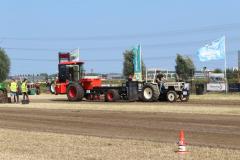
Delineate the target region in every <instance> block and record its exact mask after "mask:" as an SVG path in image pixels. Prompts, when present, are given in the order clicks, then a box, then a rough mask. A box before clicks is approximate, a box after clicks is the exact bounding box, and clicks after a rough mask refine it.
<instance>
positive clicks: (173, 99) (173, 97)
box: [167, 91, 177, 102]
mask: <svg viewBox="0 0 240 160" xmlns="http://www.w3.org/2000/svg"><path fill="white" fill-rule="evenodd" d="M167 100H168V101H169V102H176V101H177V93H176V92H175V91H168V93H167Z"/></svg>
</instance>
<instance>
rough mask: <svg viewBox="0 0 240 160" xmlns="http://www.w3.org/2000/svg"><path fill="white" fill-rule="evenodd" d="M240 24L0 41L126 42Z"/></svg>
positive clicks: (239, 25) (209, 30)
mask: <svg viewBox="0 0 240 160" xmlns="http://www.w3.org/2000/svg"><path fill="white" fill-rule="evenodd" d="M239 29H240V23H232V24H222V25H212V26H203V27H200V28H195V29H179V30H170V31H164V32H155V33H145V34H142V33H139V34H131V35H107V36H106V35H105V36H104V35H102V36H86V37H0V39H2V40H14V41H89V40H105V41H107V40H109V41H112V40H128V39H136V38H157V37H167V36H178V35H182V34H184V35H186V34H193V33H203V32H206V33H208V32H216V31H230V30H239Z"/></svg>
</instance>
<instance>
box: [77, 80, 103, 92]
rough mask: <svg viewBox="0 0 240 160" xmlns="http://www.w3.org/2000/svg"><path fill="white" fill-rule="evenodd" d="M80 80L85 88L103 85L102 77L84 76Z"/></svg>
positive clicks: (89, 88) (90, 88)
mask: <svg viewBox="0 0 240 160" xmlns="http://www.w3.org/2000/svg"><path fill="white" fill-rule="evenodd" d="M80 82H81V84H82V86H83V88H84V90H92V89H93V88H94V87H101V85H102V81H101V79H100V78H83V79H81V80H80Z"/></svg>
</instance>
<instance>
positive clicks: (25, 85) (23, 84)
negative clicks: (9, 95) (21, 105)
mask: <svg viewBox="0 0 240 160" xmlns="http://www.w3.org/2000/svg"><path fill="white" fill-rule="evenodd" d="M21 89H22V92H27V84H26V82H23V83H22V86H21Z"/></svg>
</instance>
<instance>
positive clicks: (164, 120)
mask: <svg viewBox="0 0 240 160" xmlns="http://www.w3.org/2000/svg"><path fill="white" fill-rule="evenodd" d="M52 102H54V101H52ZM54 103H55V102H54ZM84 103H87V102H84ZM179 104H181V103H179ZM179 104H176V105H179ZM238 104H239V103H238ZM36 105H37V104H36ZM232 105H233V106H234V107H237V105H235V103H233V104H232ZM0 128H7V129H17V130H26V131H43V132H53V133H65V134H76V135H89V136H99V137H110V138H121V139H138V140H149V141H157V142H168V143H176V141H177V136H178V135H177V134H178V132H179V130H180V129H182V128H183V129H184V130H185V134H186V140H187V141H188V142H190V144H191V145H201V146H211V147H222V148H232V149H240V145H239V144H240V116H231V115H228V116H227V115H224V116H223V115H203V114H183V113H145V112H120V111H95V110H91V111H90V110H76V109H75V110H65V109H64V110H61V109H30V108H7V107H6V108H4V107H1V108H0Z"/></svg>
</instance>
